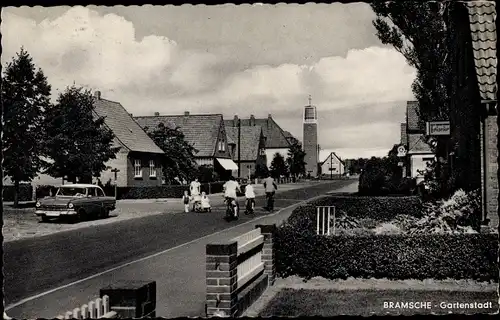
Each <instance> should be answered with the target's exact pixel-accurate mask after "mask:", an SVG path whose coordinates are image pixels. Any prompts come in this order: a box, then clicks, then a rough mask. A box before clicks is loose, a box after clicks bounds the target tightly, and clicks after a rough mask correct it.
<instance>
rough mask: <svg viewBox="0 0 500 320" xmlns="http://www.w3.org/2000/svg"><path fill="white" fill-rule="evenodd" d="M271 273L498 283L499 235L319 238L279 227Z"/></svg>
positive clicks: (282, 275)
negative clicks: (273, 270)
mask: <svg viewBox="0 0 500 320" xmlns="http://www.w3.org/2000/svg"><path fill="white" fill-rule="evenodd" d="M275 248H276V272H277V274H278V276H280V277H288V276H292V275H296V276H299V277H303V278H306V279H310V278H313V277H324V278H327V279H346V278H348V277H356V278H371V277H373V278H388V279H399V280H402V279H418V280H423V279H428V278H433V279H438V280H440V279H446V278H452V279H474V280H479V281H490V280H492V281H495V282H498V265H497V254H498V236H497V235H495V234H457V235H436V234H425V235H418V236H406V235H370V236H359V237H352V236H329V237H326V236H318V235H315V234H312V233H310V232H306V231H304V232H302V231H300V229H299V228H297V227H296V226H290V225H284V226H281V227H280V228H278V230H277V232H276V235H275Z"/></svg>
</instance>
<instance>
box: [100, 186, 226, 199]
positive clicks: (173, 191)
mask: <svg viewBox="0 0 500 320" xmlns="http://www.w3.org/2000/svg"><path fill="white" fill-rule="evenodd" d="M223 185H224V182H212V183H202V184H201V188H200V189H201V192H206V193H207V194H213V193H219V192H222V186H223ZM184 191H189V185H169V186H158V187H118V188H117V193H118V196H117V198H118V199H161V198H182V195H183V194H184ZM104 192H105V193H106V195H109V196H114V194H115V189H114V187H113V186H106V187H105V188H104Z"/></svg>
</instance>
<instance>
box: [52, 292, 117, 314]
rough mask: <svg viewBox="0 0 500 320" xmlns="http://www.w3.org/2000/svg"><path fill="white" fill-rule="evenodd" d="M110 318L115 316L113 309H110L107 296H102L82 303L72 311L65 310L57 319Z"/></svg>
mask: <svg viewBox="0 0 500 320" xmlns="http://www.w3.org/2000/svg"><path fill="white" fill-rule="evenodd" d="M102 318H104V319H111V318H117V314H116V312H115V311H110V307H109V297H108V296H103V297H102V299H101V298H97V299H95V300H92V301H90V302H89V303H88V304H84V305H83V306H81V307H80V308H75V309H73V310H72V311H67V312H66V313H65V314H64V315H60V316H58V317H57V319H102Z"/></svg>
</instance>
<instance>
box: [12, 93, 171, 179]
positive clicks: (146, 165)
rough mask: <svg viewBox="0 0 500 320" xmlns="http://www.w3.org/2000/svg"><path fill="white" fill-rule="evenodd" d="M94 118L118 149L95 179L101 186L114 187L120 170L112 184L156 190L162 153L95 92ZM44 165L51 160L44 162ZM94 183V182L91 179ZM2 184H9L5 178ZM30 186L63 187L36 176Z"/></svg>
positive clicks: (119, 107) (115, 105)
mask: <svg viewBox="0 0 500 320" xmlns="http://www.w3.org/2000/svg"><path fill="white" fill-rule="evenodd" d="M94 98H95V100H94V101H95V102H94V112H95V116H96V117H97V116H99V117H101V116H102V117H104V125H105V126H106V127H108V128H109V129H110V130H111V131H112V132H113V134H114V135H115V139H114V141H113V146H114V147H120V150H119V151H118V152H117V153H116V159H112V160H109V161H108V162H107V163H106V164H105V165H106V167H107V168H108V169H107V170H105V171H103V172H102V173H101V175H100V177H99V178H98V179H99V180H100V181H101V182H102V183H103V184H105V183H106V182H108V181H109V180H111V182H112V183H113V184H114V183H115V174H114V173H113V172H111V170H112V169H115V168H116V169H118V170H120V171H119V172H118V173H117V174H116V178H117V180H116V183H117V186H119V187H134V186H158V185H161V181H162V176H161V174H162V170H161V165H160V163H161V162H160V157H161V156H162V155H163V151H162V150H161V149H160V148H159V147H158V146H157V145H156V144H155V143H154V141H153V140H151V139H150V138H149V136H148V135H147V134H146V133H145V132H144V130H142V128H141V127H140V126H139V125H138V124H137V123H136V122H135V121H134V119H133V118H132V116H131V115H130V114H129V113H128V112H127V110H125V108H124V107H123V106H122V105H121V104H120V103H119V102H115V101H110V100H106V99H102V98H101V93H100V92H99V91H96V92H94ZM45 160H46V161H51V159H47V158H45ZM93 182H94V183H97V178H94V181H93ZM4 183H7V184H10V181H9V179H8V178H5V179H4ZM31 184H32V185H36V186H40V185H60V184H64V180H63V179H62V178H53V177H51V176H49V175H47V174H44V173H40V174H38V175H37V176H36V177H35V178H34V179H33V180H32V181H31Z"/></svg>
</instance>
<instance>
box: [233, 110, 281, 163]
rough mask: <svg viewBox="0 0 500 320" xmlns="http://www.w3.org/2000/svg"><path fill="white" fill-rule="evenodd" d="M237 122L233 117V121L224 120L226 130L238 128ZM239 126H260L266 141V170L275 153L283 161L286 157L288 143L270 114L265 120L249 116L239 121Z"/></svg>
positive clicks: (236, 117)
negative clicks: (280, 156)
mask: <svg viewBox="0 0 500 320" xmlns="http://www.w3.org/2000/svg"><path fill="white" fill-rule="evenodd" d="M238 120H239V119H238V116H234V119H233V120H224V123H225V126H226V128H229V127H234V128H236V127H238ZM241 126H242V127H247V126H250V127H253V126H260V127H261V128H262V133H263V135H264V139H265V140H266V145H265V153H266V161H267V167H268V168H269V167H270V166H271V162H272V161H273V158H274V154H275V153H279V154H281V155H282V156H283V157H284V158H285V159H286V158H287V157H288V149H289V148H290V142H289V141H288V140H287V138H286V136H285V132H284V131H283V129H281V127H280V126H279V125H278V124H277V123H276V121H274V119H273V118H272V116H271V114H269V115H268V117H267V118H261V119H256V118H255V117H254V116H253V115H251V116H250V118H249V119H241Z"/></svg>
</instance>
